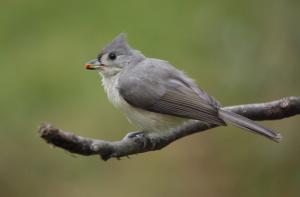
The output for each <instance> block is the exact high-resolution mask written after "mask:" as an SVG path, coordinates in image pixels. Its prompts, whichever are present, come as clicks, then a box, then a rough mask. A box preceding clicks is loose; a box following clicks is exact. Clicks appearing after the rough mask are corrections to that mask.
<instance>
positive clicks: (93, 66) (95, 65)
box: [84, 59, 102, 70]
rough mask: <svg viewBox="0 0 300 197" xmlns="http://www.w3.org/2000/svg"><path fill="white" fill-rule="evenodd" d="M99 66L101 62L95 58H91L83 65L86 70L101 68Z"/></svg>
mask: <svg viewBox="0 0 300 197" xmlns="http://www.w3.org/2000/svg"><path fill="white" fill-rule="evenodd" d="M101 66H102V65H101V62H99V61H98V60H97V59H94V60H91V61H89V62H87V63H86V64H85V65H84V67H85V68H86V69H88V70H97V69H99V68H101Z"/></svg>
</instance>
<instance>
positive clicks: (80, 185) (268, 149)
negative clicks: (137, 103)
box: [0, 0, 300, 197]
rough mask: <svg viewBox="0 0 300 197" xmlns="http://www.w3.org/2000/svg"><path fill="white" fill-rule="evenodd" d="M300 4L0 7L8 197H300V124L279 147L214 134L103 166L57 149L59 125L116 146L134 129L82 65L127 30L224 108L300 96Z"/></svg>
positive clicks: (0, 181)
mask: <svg viewBox="0 0 300 197" xmlns="http://www.w3.org/2000/svg"><path fill="white" fill-rule="evenodd" d="M299 21H300V1H297V0H252V1H240V0H227V1H223V0H215V1H208V0H186V1H177V0H176V1H174V0H168V1H161V0H151V1H150V0H148V1H147V0H143V1H142V0H128V1H116V0H107V1H100V0H97V1H96V0H91V1H66V0H60V1H55V0H53V1H45V0H11V1H1V7H0V90H1V91H0V101H1V102H0V105H1V108H0V153H1V154H0V155H1V156H0V196H1V197H6V196H9V197H15V196H22V197H25V196H42V197H52V196H72V197H82V196H123V197H126V196H131V197H134V196H145V197H151V196H157V197H160V196H175V197H176V196H224V197H227V196H228V197H232V196H244V197H248V196H249V197H250V196H251V197H252V196H272V197H280V196H299V195H300V117H292V118H288V119H284V120H278V121H268V122H263V124H264V125H267V126H269V127H272V128H275V129H276V130H278V131H280V132H281V133H282V135H283V136H284V141H283V142H282V143H280V144H276V143H273V142H271V141H269V140H266V139H264V138H261V137H259V136H256V135H252V134H249V133H246V132H242V131H240V130H239V129H236V128H233V127H228V128H216V129H213V130H210V131H207V132H203V133H198V134H195V135H192V136H189V137H186V138H184V139H181V140H179V141H177V142H175V143H173V144H171V145H170V146H168V147H166V148H165V149H163V150H161V151H156V152H151V153H145V154H140V155H137V156H132V157H131V159H127V158H124V159H122V160H121V161H117V160H110V161H108V162H103V161H101V160H100V159H99V158H98V157H96V156H92V157H83V156H78V155H72V154H70V153H68V152H66V151H63V150H61V149H58V148H54V149H53V148H51V147H50V146H49V145H47V144H46V143H45V142H44V141H42V140H41V139H40V138H39V136H38V134H37V132H36V131H37V127H38V125H39V124H40V123H41V122H43V121H47V122H51V123H53V124H54V125H56V126H58V127H60V128H63V129H64V130H68V131H72V132H74V133H76V134H78V135H82V136H87V137H94V138H100V139H107V140H117V139H120V138H122V137H123V136H124V135H125V134H126V133H127V132H128V131H131V130H134V129H135V128H134V127H133V126H131V125H130V124H129V123H128V122H127V120H126V119H125V118H124V117H123V115H122V114H121V112H119V111H118V110H116V109H114V108H113V107H112V105H111V104H109V102H108V100H107V99H106V95H105V93H104V91H103V89H102V87H101V86H100V79H99V76H98V75H97V74H96V73H95V72H89V71H86V70H84V69H83V64H84V63H85V62H86V61H88V60H90V59H92V58H94V57H95V56H96V55H97V53H98V51H99V50H100V49H101V48H102V47H103V46H105V45H106V44H107V43H108V42H110V41H111V40H112V39H113V38H114V37H115V36H116V35H117V34H119V33H120V32H127V33H128V39H129V42H130V44H131V45H132V46H133V47H135V48H137V49H140V50H142V51H143V52H144V54H145V55H147V56H150V57H156V58H161V59H165V60H168V61H170V62H171V63H172V64H174V65H176V66H177V67H178V68H180V69H183V70H185V71H186V73H187V74H188V75H190V76H191V77H193V78H194V79H196V80H197V82H198V83H199V84H200V85H201V87H203V88H204V89H206V90H207V91H208V92H209V93H210V94H211V95H213V96H215V97H216V98H218V99H219V100H220V101H221V103H222V104H223V105H224V106H226V105H234V104H242V103H254V102H265V101H271V100H275V99H279V98H281V97H285V96H291V95H300V86H299V84H300V77H299V74H300V25H299Z"/></svg>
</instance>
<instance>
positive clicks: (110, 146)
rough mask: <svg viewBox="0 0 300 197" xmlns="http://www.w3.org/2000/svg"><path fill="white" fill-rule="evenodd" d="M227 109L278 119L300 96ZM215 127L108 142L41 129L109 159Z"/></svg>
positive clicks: (295, 109) (299, 109)
mask: <svg viewBox="0 0 300 197" xmlns="http://www.w3.org/2000/svg"><path fill="white" fill-rule="evenodd" d="M224 109H226V110H229V111H232V112H235V113H238V114H240V115H243V116H245V117H248V118H249V119H252V120H277V119H283V118H287V117H290V116H294V115H297V114H300V97H286V98H282V99H280V100H276V101H272V102H267V103H259V104H246V105H236V106H230V107H224ZM214 127H216V125H207V124H203V123H201V122H199V121H196V120H193V121H190V122H189V123H188V124H186V125H184V126H183V127H181V128H179V129H175V130H174V131H173V132H171V133H166V134H165V135H163V136H161V135H158V134H156V133H149V134H145V135H140V136H138V137H134V138H130V139H123V140H120V141H105V140H98V139H91V138H85V137H81V136H77V135H74V134H72V133H70V132H66V131H63V130H61V129H58V128H55V127H54V126H52V125H51V124H49V123H43V124H42V125H41V126H40V127H39V129H38V132H39V134H40V136H41V137H42V138H43V139H44V140H45V141H46V142H48V143H49V144H52V145H54V146H57V147H60V148H63V149H65V150H67V151H69V152H72V153H77V154H80V155H100V157H101V158H102V159H103V160H108V159H110V158H120V157H123V156H129V155H132V154H137V153H143V152H148V151H154V150H159V149H161V148H163V147H165V146H167V145H168V144H170V143H171V142H173V141H175V140H177V139H180V138H182V137H184V136H187V135H190V134H193V133H197V132H201V131H205V130H207V129H210V128H214Z"/></svg>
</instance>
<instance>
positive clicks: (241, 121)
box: [219, 109, 282, 142]
mask: <svg viewBox="0 0 300 197" xmlns="http://www.w3.org/2000/svg"><path fill="white" fill-rule="evenodd" d="M219 116H220V118H222V119H223V120H224V121H225V122H226V123H229V124H232V125H234V126H237V127H239V128H242V129H246V130H248V131H251V132H253V133H255V134H259V135H262V136H265V137H267V138H269V139H271V140H273V141H276V142H279V141H280V140H281V138H282V137H281V135H280V134H279V133H276V132H275V131H274V130H272V129H268V128H266V127H263V126H261V125H259V124H257V123H255V122H254V121H252V120H250V119H248V118H246V117H244V116H241V115H238V114H236V113H233V112H229V111H226V110H223V109H220V110H219Z"/></svg>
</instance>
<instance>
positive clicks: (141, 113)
mask: <svg viewBox="0 0 300 197" xmlns="http://www.w3.org/2000/svg"><path fill="white" fill-rule="evenodd" d="M122 111H123V112H124V113H125V115H126V117H127V119H128V120H129V121H130V122H131V123H132V124H134V125H136V126H137V127H139V128H140V129H142V130H143V131H146V132H168V131H170V130H172V129H174V128H176V127H178V126H180V125H181V124H183V122H185V121H186V119H183V118H178V117H175V116H170V115H165V114H159V113H154V112H149V111H146V110H142V109H138V108H134V107H131V106H129V107H128V108H126V109H123V110H122Z"/></svg>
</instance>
